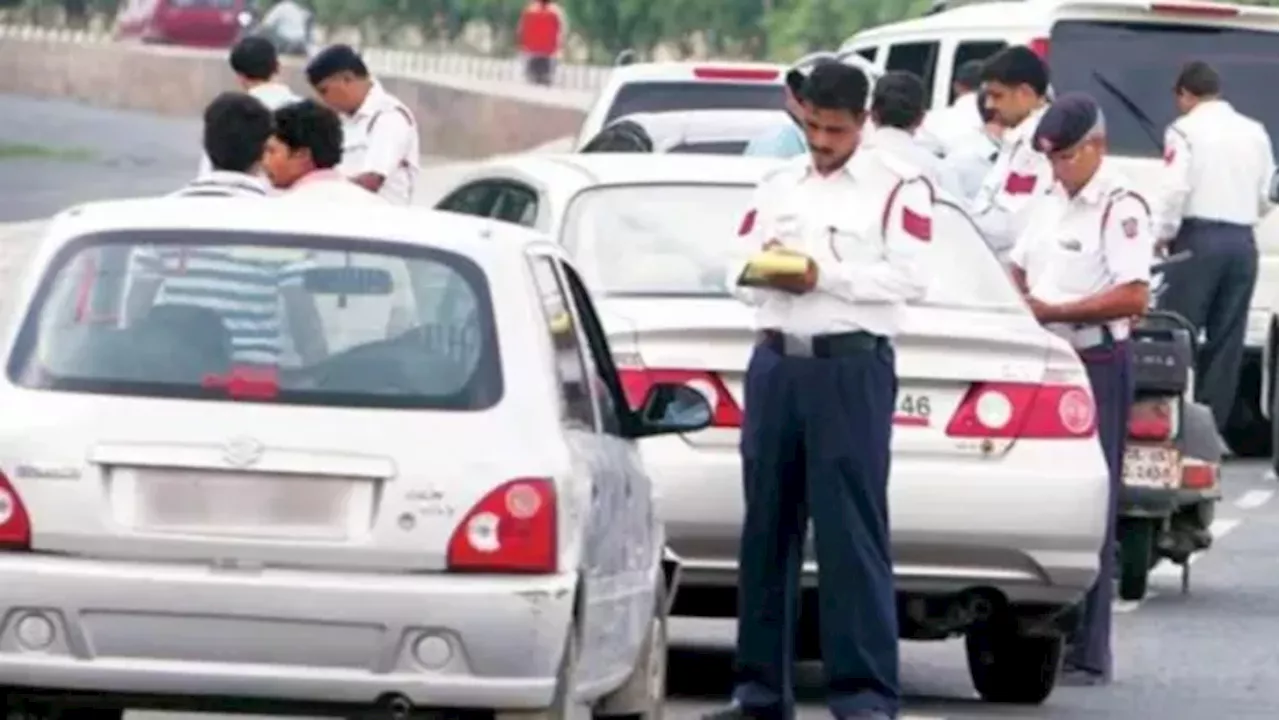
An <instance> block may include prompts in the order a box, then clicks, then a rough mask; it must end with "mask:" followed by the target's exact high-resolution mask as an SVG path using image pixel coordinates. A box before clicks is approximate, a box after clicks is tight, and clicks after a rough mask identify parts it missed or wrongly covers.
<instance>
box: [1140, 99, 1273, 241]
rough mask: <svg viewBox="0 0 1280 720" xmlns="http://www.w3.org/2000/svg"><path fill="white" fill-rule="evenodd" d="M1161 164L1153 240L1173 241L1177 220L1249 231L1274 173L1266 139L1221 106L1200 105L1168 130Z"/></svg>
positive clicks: (1259, 128) (1254, 123)
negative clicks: (1208, 222)
mask: <svg viewBox="0 0 1280 720" xmlns="http://www.w3.org/2000/svg"><path fill="white" fill-rule="evenodd" d="M1164 162H1165V166H1166V167H1165V173H1164V176H1163V178H1162V180H1163V182H1162V183H1161V192H1160V196H1159V198H1158V199H1157V201H1156V207H1155V216H1156V236H1157V237H1160V238H1171V237H1173V236H1174V235H1177V234H1178V228H1179V226H1180V225H1181V224H1182V219H1183V218H1199V219H1201V220H1217V221H1219V222H1226V223H1232V224H1235V225H1245V226H1247V227H1253V225H1255V224H1256V223H1257V222H1258V219H1259V218H1260V217H1261V216H1262V214H1263V213H1265V212H1266V208H1267V206H1268V200H1267V196H1268V194H1269V193H1268V191H1269V189H1270V188H1269V185H1270V182H1271V171H1272V169H1273V168H1274V167H1275V154H1274V150H1273V148H1272V147H1271V138H1269V137H1268V136H1267V131H1266V130H1265V129H1263V127H1262V124H1261V123H1259V122H1257V121H1256V120H1253V119H1252V118H1249V117H1246V116H1244V115H1241V114H1240V113H1238V112H1236V111H1235V108H1233V107H1231V104H1230V103H1228V102H1226V101H1225V100H1208V101H1205V102H1202V103H1200V104H1199V105H1197V106H1196V107H1195V108H1194V109H1193V110H1192V111H1191V112H1189V113H1187V114H1186V115H1183V116H1182V117H1180V118H1178V119H1177V120H1175V121H1174V122H1173V124H1172V125H1170V126H1169V129H1168V130H1166V131H1165V134H1164Z"/></svg>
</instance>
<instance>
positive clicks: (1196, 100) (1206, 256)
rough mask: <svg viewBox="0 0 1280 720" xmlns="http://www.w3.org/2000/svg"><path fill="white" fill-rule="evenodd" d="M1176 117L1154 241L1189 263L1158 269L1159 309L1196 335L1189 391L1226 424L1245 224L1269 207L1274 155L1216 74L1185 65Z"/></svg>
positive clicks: (1247, 251) (1254, 273) (1247, 258)
mask: <svg viewBox="0 0 1280 720" xmlns="http://www.w3.org/2000/svg"><path fill="white" fill-rule="evenodd" d="M1174 92H1175V94H1176V102H1177V105H1178V110H1179V112H1180V113H1181V114H1182V116H1181V117H1179V118H1178V119H1177V120H1175V121H1174V122H1173V124H1172V125H1170V126H1169V128H1168V130H1166V131H1165V136H1164V143H1165V146H1164V161H1165V166H1166V167H1165V174H1164V181H1165V182H1164V183H1163V185H1164V192H1162V193H1161V195H1160V198H1159V200H1158V201H1157V202H1156V213H1155V214H1156V236H1157V237H1158V238H1160V241H1161V242H1162V243H1165V244H1167V245H1168V246H1169V249H1170V250H1171V251H1173V252H1183V251H1190V252H1191V254H1192V255H1194V256H1195V261H1194V262H1186V263H1175V264H1174V265H1172V266H1170V267H1169V269H1168V270H1167V271H1166V273H1165V280H1166V281H1167V282H1168V286H1167V288H1166V290H1165V292H1164V295H1163V297H1162V298H1161V305H1162V307H1163V308H1164V309H1168V310H1173V311H1174V312H1177V313H1178V314H1179V315H1182V316H1183V317H1185V318H1186V319H1187V320H1189V321H1190V322H1191V323H1192V324H1194V325H1195V326H1196V328H1197V329H1203V330H1204V331H1205V336H1206V338H1205V343H1204V345H1203V346H1202V348H1201V352H1200V357H1199V362H1198V363H1197V365H1198V367H1197V370H1198V372H1197V378H1196V394H1197V395H1199V396H1200V397H1199V398H1198V399H1200V400H1201V401H1203V402H1204V403H1205V404H1207V405H1209V407H1211V408H1212V409H1213V415H1214V418H1215V419H1216V420H1217V422H1218V426H1219V427H1220V428H1225V427H1226V424H1227V420H1228V418H1229V417H1230V415H1231V408H1232V406H1233V405H1234V404H1235V400H1236V388H1237V386H1238V384H1239V378H1240V364H1241V360H1242V358H1243V356H1244V340H1245V330H1246V325H1247V323H1248V320H1249V303H1250V302H1251V301H1252V299H1253V287H1254V283H1255V282H1257V277H1258V249H1257V247H1256V246H1255V245H1254V238H1253V226H1254V225H1255V224H1256V223H1257V222H1258V219H1259V218H1260V217H1261V215H1262V214H1263V213H1265V212H1266V211H1267V209H1269V207H1270V203H1269V199H1268V195H1269V192H1268V190H1269V188H1268V184H1269V182H1270V180H1271V171H1272V168H1273V167H1274V165H1273V164H1272V163H1273V158H1274V157H1275V155H1274V153H1273V150H1272V147H1271V139H1270V138H1269V137H1268V136H1267V131H1266V130H1265V129H1263V127H1262V125H1261V124H1260V123H1258V122H1257V121H1256V120H1253V119H1251V118H1248V117H1246V116H1244V115H1241V114H1240V113H1238V112H1236V111H1235V109H1234V108H1232V107H1231V104H1230V103H1228V102H1227V101H1226V100H1223V99H1222V98H1221V95H1220V92H1221V90H1220V83H1219V80H1218V73H1217V72H1215V71H1214V69H1213V68H1212V67H1210V66H1209V65H1207V64H1205V63H1203V62H1199V61H1196V62H1191V63H1188V64H1187V65H1186V66H1185V67H1184V68H1183V69H1182V72H1181V73H1179V75H1178V79H1177V81H1176V82H1175V83H1174Z"/></svg>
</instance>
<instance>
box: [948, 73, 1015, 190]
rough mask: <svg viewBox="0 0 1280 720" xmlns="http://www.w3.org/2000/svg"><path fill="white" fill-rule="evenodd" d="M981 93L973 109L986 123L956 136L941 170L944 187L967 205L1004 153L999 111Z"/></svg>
mask: <svg viewBox="0 0 1280 720" xmlns="http://www.w3.org/2000/svg"><path fill="white" fill-rule="evenodd" d="M977 96H978V101H977V102H976V103H974V108H973V110H974V112H976V113H978V116H979V121H980V122H981V123H982V124H981V125H979V126H978V128H977V129H975V130H970V131H969V133H968V134H967V135H964V136H962V137H960V138H957V139H956V141H955V142H954V143H953V145H952V147H951V151H950V152H948V153H947V156H946V157H944V158H943V159H942V165H941V168H940V169H939V175H940V179H941V185H942V188H943V189H945V190H946V191H947V192H948V193H950V194H952V195H954V196H955V197H957V198H959V199H960V200H962V201H963V202H964V203H966V204H968V203H972V202H973V201H974V198H976V197H978V192H979V191H980V190H981V189H982V181H983V180H985V179H986V177H987V173H989V172H991V168H992V166H994V165H995V163H996V158H997V157H998V156H999V155H1000V145H1001V138H1003V136H1004V131H1005V128H1004V125H1003V124H1001V123H1000V121H999V120H998V119H996V115H995V112H994V111H993V110H992V109H991V108H989V107H987V106H986V95H985V93H983V92H982V91H978V93H977Z"/></svg>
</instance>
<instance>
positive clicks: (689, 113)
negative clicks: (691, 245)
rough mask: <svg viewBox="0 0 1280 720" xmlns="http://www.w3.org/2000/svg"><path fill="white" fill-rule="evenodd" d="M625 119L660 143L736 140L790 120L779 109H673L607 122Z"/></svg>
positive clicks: (782, 124) (613, 123)
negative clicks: (691, 140) (690, 140)
mask: <svg viewBox="0 0 1280 720" xmlns="http://www.w3.org/2000/svg"><path fill="white" fill-rule="evenodd" d="M625 120H630V121H631V122H634V123H637V124H639V125H640V126H641V127H643V128H644V130H645V132H647V133H649V135H650V136H651V137H653V139H654V140H655V141H658V142H660V143H668V142H672V141H681V140H686V139H695V140H702V141H707V140H714V139H735V140H736V139H741V138H745V137H751V136H753V135H755V134H756V133H759V132H761V131H763V130H768V129H770V128H774V127H781V126H784V125H786V124H788V123H790V122H791V118H789V117H788V116H787V114H786V113H785V112H783V111H782V110H676V111H672V112H642V113H632V114H630V115H624V116H622V117H620V118H618V119H617V120H614V121H613V122H611V123H609V125H610V126H612V125H615V124H617V123H620V122H623V121H625Z"/></svg>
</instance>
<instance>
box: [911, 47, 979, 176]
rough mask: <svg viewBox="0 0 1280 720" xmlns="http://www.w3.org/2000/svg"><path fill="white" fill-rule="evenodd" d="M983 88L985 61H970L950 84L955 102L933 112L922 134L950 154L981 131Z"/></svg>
mask: <svg viewBox="0 0 1280 720" xmlns="http://www.w3.org/2000/svg"><path fill="white" fill-rule="evenodd" d="M981 87H982V61H981V60H970V61H968V62H966V63H964V64H963V65H961V66H960V67H959V68H957V69H956V76H955V79H954V80H953V81H952V83H951V91H952V93H953V94H954V99H953V100H952V101H951V104H950V105H948V106H947V107H946V108H944V109H942V110H939V111H938V112H936V113H931V114H930V115H929V116H928V117H927V118H926V119H925V122H924V127H923V128H922V131H923V132H924V133H925V134H927V135H928V136H930V137H931V138H932V140H933V141H934V142H936V143H937V144H938V146H939V148H940V149H941V150H942V153H943V155H949V154H951V152H952V151H953V150H954V149H955V147H956V145H957V143H959V142H961V141H962V140H964V139H966V138H968V137H969V136H970V135H972V133H973V132H974V131H976V130H978V129H980V128H981V120H980V119H979V115H978V90H980V89H981Z"/></svg>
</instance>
